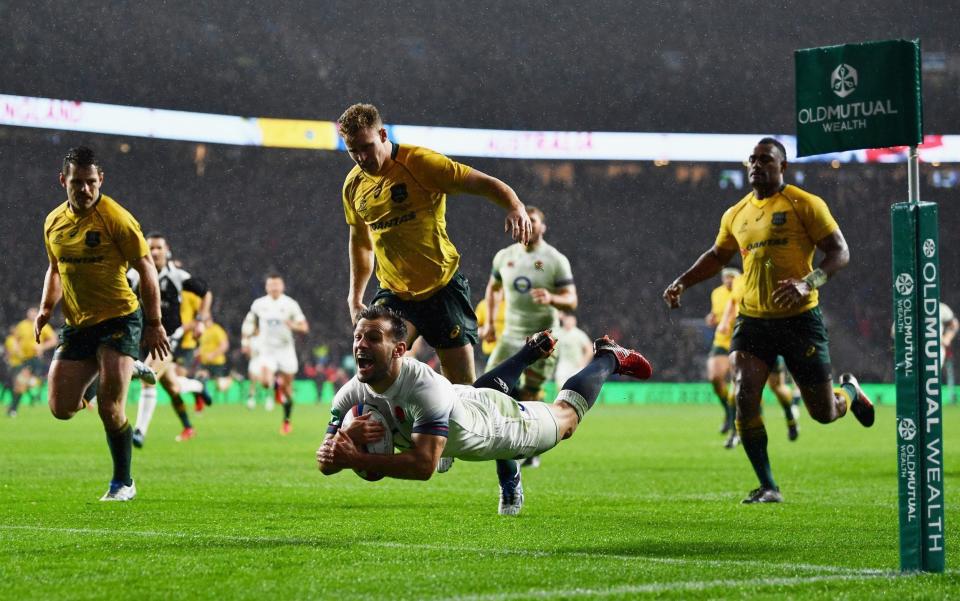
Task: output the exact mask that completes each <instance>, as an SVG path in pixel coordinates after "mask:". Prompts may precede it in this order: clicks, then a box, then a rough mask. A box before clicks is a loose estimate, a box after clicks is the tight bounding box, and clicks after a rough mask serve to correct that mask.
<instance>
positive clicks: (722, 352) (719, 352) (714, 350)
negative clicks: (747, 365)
mask: <svg viewBox="0 0 960 601" xmlns="http://www.w3.org/2000/svg"><path fill="white" fill-rule="evenodd" d="M729 354H730V349H728V348H725V347H722V346H713V347H711V348H710V354H709V355H708V356H710V357H726V356H727V355H729Z"/></svg>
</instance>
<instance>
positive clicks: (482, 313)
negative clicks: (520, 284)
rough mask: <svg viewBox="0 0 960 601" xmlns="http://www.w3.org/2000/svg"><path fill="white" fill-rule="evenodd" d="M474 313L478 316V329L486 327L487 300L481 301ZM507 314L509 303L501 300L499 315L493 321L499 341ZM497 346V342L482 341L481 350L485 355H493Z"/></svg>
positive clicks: (498, 304)
mask: <svg viewBox="0 0 960 601" xmlns="http://www.w3.org/2000/svg"><path fill="white" fill-rule="evenodd" d="M474 313H476V315H477V327H478V328H479V327H480V326H482V325H484V324H485V323H487V302H486V301H485V300H481V301H480V304H479V305H477V308H476V309H475V310H474ZM506 314H507V303H506V301H503V300H501V301H500V302H499V303H497V315H496V317H494V319H493V331H494V332H495V333H496V335H497V339H499V338H500V334H503V324H504V318H505V316H506ZM496 346H497V341H496V340H494V341H493V342H487V341H486V340H482V341H481V342H480V350H481V351H483V354H484V355H489V354H490V353H492V352H493V349H494V348H496Z"/></svg>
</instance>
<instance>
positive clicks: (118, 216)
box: [104, 203, 150, 263]
mask: <svg viewBox="0 0 960 601" xmlns="http://www.w3.org/2000/svg"><path fill="white" fill-rule="evenodd" d="M107 209H108V210H106V211H104V214H105V216H108V217H109V218H107V219H105V221H106V224H107V227H108V228H109V229H110V230H111V231H110V233H111V235H112V237H113V240H114V242H115V243H116V245H117V248H119V249H120V254H121V256H122V257H123V258H124V259H126V260H127V262H128V263H133V262H134V261H136V260H137V259H139V258H141V257H144V256H146V255H148V254H150V247H149V246H147V241H146V240H145V239H144V237H143V230H141V229H140V223H139V222H138V221H137V220H136V219H134V218H133V215H131V214H130V213H129V211H127V210H126V209H124V208H123V207H121V206H120V205H118V204H116V203H113V204H112V205H111V206H109V207H107Z"/></svg>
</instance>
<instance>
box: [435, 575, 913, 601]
mask: <svg viewBox="0 0 960 601" xmlns="http://www.w3.org/2000/svg"><path fill="white" fill-rule="evenodd" d="M915 577H916V575H915V574H907V575H901V574H896V573H891V572H885V573H872V572H871V573H863V574H832V575H824V576H798V577H794V578H753V579H750V580H730V579H727V580H700V581H696V580H694V581H683V580H681V581H675V582H654V583H650V584H626V585H622V586H614V587H611V588H606V589H596V588H575V589H554V590H545V589H541V590H528V591H522V592H521V591H516V592H509V593H491V594H487V595H461V596H458V597H444V599H445V600H446V601H510V600H511V599H562V598H568V599H569V598H583V597H609V596H612V595H630V594H641V593H650V594H660V593H677V592H683V591H706V590H710V589H715V588H730V589H734V590H737V589H740V590H742V588H743V587H751V586H758V587H769V586H797V585H803V584H815V583H818V582H845V581H856V580H871V579H878V578H885V579H891V580H892V579H895V578H915Z"/></svg>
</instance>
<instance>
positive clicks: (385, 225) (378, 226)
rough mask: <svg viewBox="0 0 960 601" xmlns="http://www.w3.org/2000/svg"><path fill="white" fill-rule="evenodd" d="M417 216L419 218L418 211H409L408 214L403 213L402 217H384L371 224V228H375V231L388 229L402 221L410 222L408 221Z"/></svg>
mask: <svg viewBox="0 0 960 601" xmlns="http://www.w3.org/2000/svg"><path fill="white" fill-rule="evenodd" d="M416 218H417V212H416V211H410V212H409V213H407V214H406V215H401V216H400V217H394V218H393V219H384V220H383V221H378V222H376V223H374V224H373V225H371V226H370V229H371V230H373V231H375V232H378V231H380V230H386V229H390V228H392V227H396V226H398V225H400V224H401V223H406V222H408V221H413V220H414V219H416Z"/></svg>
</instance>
